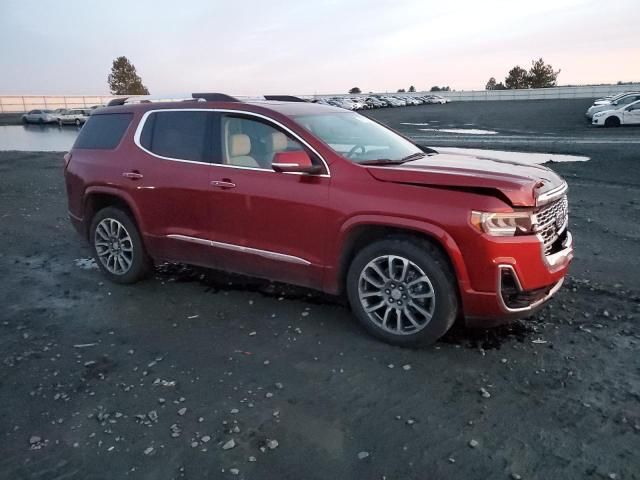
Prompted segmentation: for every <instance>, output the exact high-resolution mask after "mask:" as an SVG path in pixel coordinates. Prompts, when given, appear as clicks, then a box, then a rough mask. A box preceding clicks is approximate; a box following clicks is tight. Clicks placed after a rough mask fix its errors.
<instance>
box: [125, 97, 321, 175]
mask: <svg viewBox="0 0 640 480" xmlns="http://www.w3.org/2000/svg"><path fill="white" fill-rule="evenodd" d="M156 112H219V113H233V114H238V115H247V116H252V117H256V118H260V119H262V120H266V121H267V122H269V123H272V124H273V125H276V126H278V127H279V128H280V129H282V130H284V131H285V132H287V133H288V134H289V135H291V136H292V137H293V138H294V139H296V140H298V141H299V142H300V143H302V144H303V145H305V146H306V147H307V148H308V149H309V150H311V151H312V152H313V153H315V154H316V155H317V156H318V158H319V159H320V161H321V162H322V164H323V165H324V167H325V169H326V171H327V173H323V174H319V175H313V176H314V177H331V170H330V169H329V164H328V163H327V161H326V160H325V159H324V157H323V156H322V155H320V154H319V153H318V151H317V150H316V149H315V148H313V147H312V146H311V145H309V143H308V142H307V141H306V140H305V139H303V138H302V137H301V136H300V135H298V134H297V133H295V132H293V131H292V130H291V129H289V128H288V127H286V126H284V125H283V124H281V123H280V122H278V121H277V120H274V119H272V118H270V117H267V116H266V115H262V114H261V113H255V112H247V111H244V110H233V109H229V108H159V109H155V110H148V111H146V112H145V113H144V115H142V118H141V119H140V121H139V122H138V126H137V127H136V131H135V133H134V136H133V143H135V144H136V146H137V147H138V148H139V149H140V150H142V151H143V152H145V153H147V154H149V155H151V156H153V157H156V158H160V159H162V160H171V161H173V162H184V163H195V164H198V165H211V166H213V167H226V168H237V169H239V170H255V171H257V172H268V173H276V174H278V175H283V174H285V175H309V174H308V173H299V172H283V173H280V172H276V171H275V170H269V169H266V168H255V167H242V166H237V165H225V164H223V163H211V162H198V161H196V160H184V159H181V158H173V157H165V156H162V155H158V154H156V153H153V152H152V151H150V150H147V149H146V148H145V147H143V146H142V144H141V143H140V137H141V135H142V130H143V129H144V126H145V124H146V123H147V119H148V118H149V115H151V114H152V113H156Z"/></svg>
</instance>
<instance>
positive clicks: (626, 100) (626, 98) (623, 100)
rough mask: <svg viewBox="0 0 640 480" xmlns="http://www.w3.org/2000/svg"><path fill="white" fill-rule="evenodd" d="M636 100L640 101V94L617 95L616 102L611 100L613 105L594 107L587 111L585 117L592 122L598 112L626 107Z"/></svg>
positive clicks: (606, 104)
mask: <svg viewBox="0 0 640 480" xmlns="http://www.w3.org/2000/svg"><path fill="white" fill-rule="evenodd" d="M636 100H640V92H629V93H622V94H620V95H617V96H616V98H615V100H614V99H611V103H604V104H601V105H592V106H591V107H589V110H587V113H586V114H585V115H586V116H587V118H588V119H589V120H591V119H592V118H593V115H595V114H596V113H598V112H604V111H605V110H611V109H616V108H618V107H623V106H625V105H630V104H631V103H633V102H635V101H636Z"/></svg>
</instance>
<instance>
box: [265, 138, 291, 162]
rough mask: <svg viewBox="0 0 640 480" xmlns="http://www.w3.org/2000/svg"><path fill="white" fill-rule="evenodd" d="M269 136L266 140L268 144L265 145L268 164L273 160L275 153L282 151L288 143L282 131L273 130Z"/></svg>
mask: <svg viewBox="0 0 640 480" xmlns="http://www.w3.org/2000/svg"><path fill="white" fill-rule="evenodd" d="M270 137H271V138H270V139H269V140H268V142H269V144H268V145H267V151H268V153H267V158H268V159H269V165H271V163H272V162H273V157H275V155H276V153H278V152H284V151H285V150H286V149H287V147H288V145H289V142H288V140H287V136H286V135H285V134H284V133H282V132H273V133H272V134H271V135H270Z"/></svg>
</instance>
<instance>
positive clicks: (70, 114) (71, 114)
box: [56, 108, 91, 127]
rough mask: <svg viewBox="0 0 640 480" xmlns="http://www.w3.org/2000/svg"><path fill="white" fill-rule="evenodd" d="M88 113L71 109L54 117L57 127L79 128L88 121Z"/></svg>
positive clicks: (83, 110) (87, 111)
mask: <svg viewBox="0 0 640 480" xmlns="http://www.w3.org/2000/svg"><path fill="white" fill-rule="evenodd" d="M89 115H91V113H90V111H89V110H87V109H83V108H72V109H69V110H65V111H63V112H61V113H59V114H57V115H56V117H57V121H58V125H60V126H62V125H75V126H77V127H79V126H80V125H82V124H83V123H84V122H86V121H87V120H88V119H89Z"/></svg>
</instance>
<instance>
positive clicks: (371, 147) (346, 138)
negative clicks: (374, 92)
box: [295, 112, 423, 163]
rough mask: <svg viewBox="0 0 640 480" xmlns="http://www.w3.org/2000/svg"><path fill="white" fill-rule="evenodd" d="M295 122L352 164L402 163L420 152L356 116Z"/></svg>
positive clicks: (316, 117)
mask: <svg viewBox="0 0 640 480" xmlns="http://www.w3.org/2000/svg"><path fill="white" fill-rule="evenodd" d="M295 119H296V121H297V122H298V123H299V124H300V125H302V126H303V127H304V128H306V129H307V130H309V131H310V132H311V133H313V134H314V135H315V136H316V137H318V138H320V140H322V141H323V142H324V143H326V144H327V145H329V147H331V148H332V149H333V150H334V151H335V152H336V153H338V154H339V155H342V156H343V157H344V158H346V159H348V160H350V161H352V162H355V163H366V162H369V161H374V160H388V161H403V160H405V159H406V158H407V157H409V156H413V155H416V154H422V153H423V151H422V150H421V149H420V148H418V147H417V146H415V145H414V144H413V143H411V142H409V141H408V140H405V139H404V138H402V137H401V136H400V135H398V134H396V133H395V132H393V131H391V130H389V129H388V128H385V127H383V126H382V125H380V124H378V123H376V122H374V121H372V120H369V119H368V118H367V117H364V116H362V115H360V114H358V113H352V112H344V113H342V112H340V113H325V114H320V115H299V116H296V117H295Z"/></svg>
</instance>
